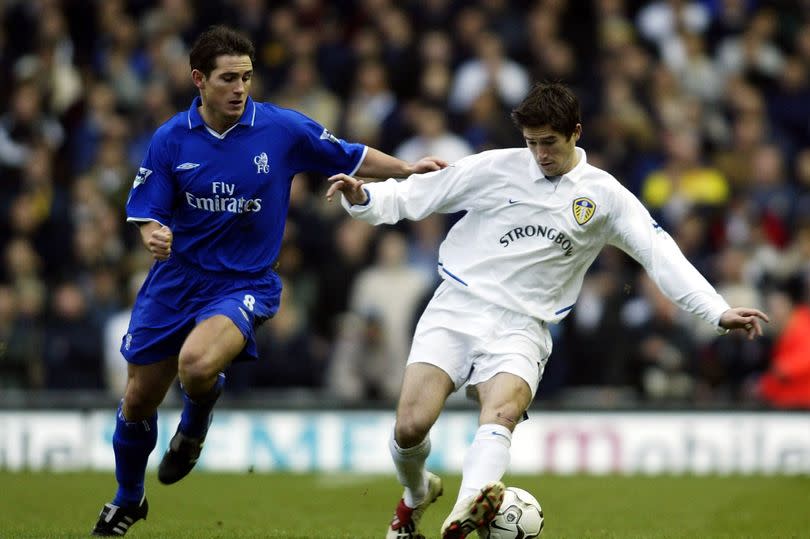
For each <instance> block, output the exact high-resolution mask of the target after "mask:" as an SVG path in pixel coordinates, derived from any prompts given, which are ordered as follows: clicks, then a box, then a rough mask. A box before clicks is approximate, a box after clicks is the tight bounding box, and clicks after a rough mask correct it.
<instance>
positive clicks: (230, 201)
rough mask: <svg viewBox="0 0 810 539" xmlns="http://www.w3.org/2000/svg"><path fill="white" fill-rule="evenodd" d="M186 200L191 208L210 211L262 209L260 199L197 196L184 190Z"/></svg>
mask: <svg viewBox="0 0 810 539" xmlns="http://www.w3.org/2000/svg"><path fill="white" fill-rule="evenodd" d="M186 202H187V203H188V205H189V206H191V207H192V208H195V209H198V210H204V211H210V212H228V213H250V212H258V211H261V210H262V199H260V198H245V197H239V198H235V197H220V196H219V195H214V196H213V197H198V196H197V195H195V194H194V193H189V192H188V191H186Z"/></svg>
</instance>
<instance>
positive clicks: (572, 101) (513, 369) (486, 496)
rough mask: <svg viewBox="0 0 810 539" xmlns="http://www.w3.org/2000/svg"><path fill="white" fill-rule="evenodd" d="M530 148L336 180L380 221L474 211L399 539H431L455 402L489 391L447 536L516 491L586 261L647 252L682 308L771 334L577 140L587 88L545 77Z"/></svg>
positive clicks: (396, 446) (516, 115) (426, 365)
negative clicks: (442, 445)
mask: <svg viewBox="0 0 810 539" xmlns="http://www.w3.org/2000/svg"><path fill="white" fill-rule="evenodd" d="M512 118H513V120H514V121H515V123H516V125H517V126H518V128H519V129H520V130H521V131H522V133H523V137H524V139H525V140H526V148H512V149H503V150H491V151H486V152H482V153H479V154H476V155H473V156H470V157H466V158H464V159H462V160H460V161H458V162H456V163H455V164H453V165H450V166H449V167H447V168H445V169H444V170H441V171H437V172H429V173H426V174H415V175H412V176H410V177H409V178H407V179H405V180H403V181H397V180H395V179H389V180H387V181H385V182H380V183H373V184H364V183H363V181H362V180H358V179H355V178H352V177H350V176H347V175H345V174H338V175H335V176H333V177H331V178H330V181H331V182H332V185H331V186H330V188H329V190H328V192H327V198H329V199H331V198H332V197H333V196H334V195H335V193H337V192H338V191H340V192H341V194H342V197H341V199H342V203H343V206H344V207H345V208H346V210H347V211H348V212H349V213H350V214H351V215H352V216H353V217H356V218H358V219H362V220H364V221H367V222H369V223H372V224H381V223H396V222H397V221H399V220H401V219H411V220H419V219H422V218H424V217H426V216H427V215H429V214H431V213H434V212H440V213H450V212H456V211H459V210H467V213H466V215H465V216H464V217H463V218H462V219H461V220H459V221H458V222H457V223H456V224H455V225H454V226H453V227H452V229H451V230H450V231H449V232H448V234H447V237H446V238H445V240H444V242H443V243H442V245H441V247H440V250H439V261H438V271H439V273H440V275H441V276H442V278H443V282H442V283H441V284H440V285H439V287H438V288H437V290H436V292H435V294H434V295H433V298H432V299H431V301H430V303H429V305H428V306H427V308H426V310H425V312H424V314H423V315H422V317H421V319H420V320H419V323H418V324H417V327H416V332H415V335H414V339H413V345H412V348H411V352H410V356H409V358H408V364H407V367H406V370H405V377H404V380H403V385H402V390H401V393H400V400H399V404H398V407H397V414H396V425H395V427H394V432H393V436H392V437H391V440H390V449H391V455H392V457H393V460H394V464H395V466H396V470H397V477H398V479H399V481H400V482H401V483H402V484H403V486H404V487H405V493H404V495H403V497H402V499H401V500H400V502H399V505H398V506H397V509H396V514H395V516H394V519H393V521H392V523H391V525H390V526H389V528H388V532H387V535H386V537H387V539H411V538H418V537H422V535H421V534H420V532H419V530H418V525H419V520H420V519H421V517H422V515H423V513H424V511H425V509H426V508H427V507H428V506H429V505H430V504H431V503H432V502H434V501H435V500H436V498H438V496H439V495H440V494H441V493H442V483H441V479H440V478H439V477H438V476H436V475H434V474H432V473H430V472H428V471H427V470H425V465H424V463H425V460H426V459H427V456H428V453H429V452H430V438H429V436H428V434H429V432H430V428H431V427H432V426H433V424H434V423H435V421H436V419H437V418H438V416H439V413H440V412H441V410H442V408H443V407H444V403H445V401H446V399H447V397H448V396H449V395H450V394H451V393H452V392H454V391H455V390H457V389H458V388H460V387H461V386H462V385H464V384H468V385H469V386H471V387H474V388H475V389H476V390H477V394H478V399H479V403H480V408H481V411H480V416H479V425H480V427H479V429H478V431H477V432H476V435H475V438H474V440H473V442H472V444H471V446H470V447H469V450H468V451H467V454H466V456H465V458H464V463H463V470H462V471H463V477H462V483H461V489H460V491H459V494H458V500H457V502H456V504H455V506H454V507H453V509H452V511H451V512H450V515H449V516H448V517H447V519H446V520H445V521H444V524H443V525H442V529H441V533H442V538H443V539H463V538H464V537H466V536H467V535H469V534H470V533H472V532H473V531H474V530H476V529H479V528H483V527H485V526H486V525H487V524H488V523H489V522H490V521H491V520H492V519H493V518H494V516H495V514H496V512H497V510H498V508H499V506H500V503H501V500H502V498H503V491H504V485H503V483H502V482H501V478H502V477H503V474H504V473H505V471H506V468H507V465H508V463H509V447H510V445H511V439H512V431H513V429H514V428H515V425H516V424H517V423H518V421H519V420H520V418H521V417H522V416H523V414H524V412H525V410H526V409H527V408H528V406H529V404H530V403H531V401H532V399H533V398H534V393H535V390H536V388H537V385H538V383H539V381H540V378H541V376H542V374H543V369H544V366H545V363H546V360H547V359H548V357H549V354H550V353H551V337H550V334H549V330H548V327H547V324H549V323H557V322H559V321H560V320H562V319H563V318H565V316H566V315H567V314H568V313H569V312H570V311H571V309H572V308H573V307H574V304H575V302H576V298H577V295H578V294H579V291H580V288H581V286H582V280H583V277H584V275H585V272H586V270H587V269H588V267H589V266H590V265H591V263H592V262H593V261H594V259H595V258H596V256H597V255H598V254H599V252H600V251H601V249H602V247H604V246H605V245H614V246H616V247H618V248H620V249H622V250H623V251H624V252H626V253H627V254H629V255H630V256H632V257H633V258H634V259H636V260H637V261H638V262H639V263H640V264H641V265H642V266H643V267H644V269H645V270H646V271H647V273H649V275H650V276H651V277H652V279H653V280H654V281H655V283H656V284H657V285H658V287H659V288H660V289H661V290H662V291H663V292H664V294H666V296H667V297H669V298H670V300H672V301H673V302H675V303H676V304H677V305H678V306H680V307H681V308H682V309H685V310H686V311H689V312H691V313H693V314H695V315H697V316H698V317H700V318H702V319H703V320H705V321H706V322H707V323H708V324H712V325H713V326H715V327H716V328H717V329H718V331H719V332H720V333H725V332H727V331H728V330H732V329H742V330H744V331H746V332H747V333H748V337H749V338H754V337H756V336H758V335H761V334H762V327H761V325H760V320H763V321H768V317H767V316H766V315H765V314H764V313H762V312H760V311H758V310H756V309H750V308H745V307H738V308H731V307H729V305H728V304H727V303H726V301H725V300H724V299H723V298H722V297H721V296H720V295H719V294H717V292H715V290H714V288H713V287H712V286H711V285H710V284H709V283H708V282H707V281H706V279H705V278H704V277H703V276H702V275H701V274H700V273H699V272H698V271H697V270H696V269H695V268H694V267H693V266H692V264H690V263H689V261H688V260H687V259H686V258H685V257H684V256H683V254H682V253H681V251H680V249H679V248H678V246H677V245H676V243H675V242H674V241H673V239H672V238H671V237H670V235H669V234H667V232H666V231H664V230H663V229H662V228H661V227H660V226H659V225H658V224H657V223H656V222H655V221H654V220H653V219H652V217H651V216H650V214H649V212H648V211H647V210H646V209H645V208H644V206H643V205H642V204H641V202H639V200H638V199H637V198H636V197H635V196H633V195H632V194H631V193H630V192H629V191H628V190H627V189H625V188H624V187H623V186H622V185H621V184H620V183H619V182H618V181H617V180H616V179H615V178H614V177H613V176H611V175H610V174H608V173H607V172H605V171H603V170H600V169H599V168H596V167H595V166H593V165H590V164H589V163H588V160H587V156H586V154H585V151H583V150H582V149H581V148H578V147H577V146H576V143H577V141H578V140H579V138H580V135H581V133H582V125H581V123H580V113H579V102H578V99H577V97H576V96H575V95H574V94H573V93H572V92H571V91H570V90H569V89H568V88H567V87H565V86H564V85H562V84H556V83H555V84H538V85H536V86H535V87H534V88H533V89H532V90H531V92H530V93H529V95H528V96H527V97H526V98H525V100H524V101H523V102H522V103H521V104H520V105H519V106H518V107H517V108H516V109H515V110H514V111H513V112H512Z"/></svg>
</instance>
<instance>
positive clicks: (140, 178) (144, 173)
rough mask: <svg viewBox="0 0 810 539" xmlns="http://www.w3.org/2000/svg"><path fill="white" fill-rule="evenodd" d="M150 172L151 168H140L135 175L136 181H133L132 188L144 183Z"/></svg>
mask: <svg viewBox="0 0 810 539" xmlns="http://www.w3.org/2000/svg"><path fill="white" fill-rule="evenodd" d="M150 174H152V171H151V170H149V169H148V168H144V167H140V168H139V169H138V173H137V174H136V175H135V181H134V182H132V188H133V189H135V188H136V187H138V186H139V185H141V184H142V183H145V182H146V178H148V177H149V175H150Z"/></svg>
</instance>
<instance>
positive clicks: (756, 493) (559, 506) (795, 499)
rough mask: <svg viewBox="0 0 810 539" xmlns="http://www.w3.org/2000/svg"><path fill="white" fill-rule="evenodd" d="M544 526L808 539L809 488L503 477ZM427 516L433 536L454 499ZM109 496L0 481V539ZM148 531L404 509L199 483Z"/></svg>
mask: <svg viewBox="0 0 810 539" xmlns="http://www.w3.org/2000/svg"><path fill="white" fill-rule="evenodd" d="M506 482H507V483H508V484H513V485H515V486H520V487H522V488H525V489H526V490H529V491H531V492H532V493H533V494H535V495H536V496H537V498H538V499H539V500H540V503H541V504H542V505H543V510H544V512H545V516H546V529H545V531H544V532H543V538H544V539H552V538H555V539H574V538H576V539H586V538H616V539H618V538H621V539H676V538H697V539H732V538H734V539H740V538H780V539H783V538H805V537H810V510H808V502H809V501H810V478H807V477H793V478H791V477H776V478H767V477H753V478H746V477H655V478H644V477H636V478H626V477H612V476H611V477H549V476H521V477H517V476H510V477H507V478H506ZM458 483H459V479H458V477H455V476H453V477H445V496H443V497H442V498H440V499H439V502H438V503H437V504H436V506H435V507H433V508H431V510H430V511H428V513H427V514H426V516H425V528H424V531H425V532H426V533H427V537H428V538H431V537H434V538H435V537H438V529H439V526H440V525H441V522H442V520H443V518H444V516H445V512H446V511H448V510H449V509H450V505H451V503H452V502H453V501H454V498H455V494H456V491H457V489H458ZM113 490H114V481H113V477H112V474H105V473H80V474H73V473H71V474H44V473H37V474H14V473H6V472H0V537H1V538H3V539H6V538H17V537H20V538H32V539H33V538H36V539H44V538H60V539H61V538H72V537H86V536H87V535H88V532H89V530H90V528H91V527H92V525H93V523H94V522H95V518H96V516H97V514H98V511H99V510H100V508H101V505H102V504H103V503H104V502H105V501H108V499H109V497H110V496H111V494H112V493H113ZM147 492H148V495H149V502H150V505H151V508H150V513H149V519H148V520H147V521H146V522H139V523H137V524H136V525H135V526H134V527H133V529H132V531H131V532H130V533H129V534H128V535H127V537H133V538H161V539H175V538H194V539H199V538H254V537H255V538H259V537H261V538H269V539H282V538H284V539H305V538H307V539H308V538H330V539H335V538H346V539H349V538H351V539H366V538H368V539H372V538H373V539H382V537H383V536H384V535H383V533H384V529H385V526H386V524H387V522H388V520H389V518H390V516H391V514H392V512H393V509H394V505H395V503H396V501H397V499H398V498H399V495H400V489H399V487H398V486H397V484H396V481H395V480H394V479H393V477H388V476H358V475H339V474H336V475H281V474H278V475H276V474H274V475H265V474H232V475H228V474H204V473H195V474H192V475H191V476H189V477H188V478H186V479H185V480H183V481H182V482H181V483H178V484H177V485H173V486H171V487H166V486H163V485H160V484H158V483H157V480H156V479H155V477H154V475H150V476H149V477H148V478H147Z"/></svg>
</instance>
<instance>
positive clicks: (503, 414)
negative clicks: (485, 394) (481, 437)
mask: <svg viewBox="0 0 810 539" xmlns="http://www.w3.org/2000/svg"><path fill="white" fill-rule="evenodd" d="M518 408H519V407H518V406H517V405H516V404H515V403H505V404H501V405H500V406H496V407H492V408H483V409H482V410H481V415H480V417H479V422H480V424H481V425H487V424H496V425H503V426H504V427H506V428H508V429H509V430H514V429H515V426H516V425H517V423H518V421H519V420H520V418H521V416H522V415H523V412H524V410H519V409H518Z"/></svg>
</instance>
